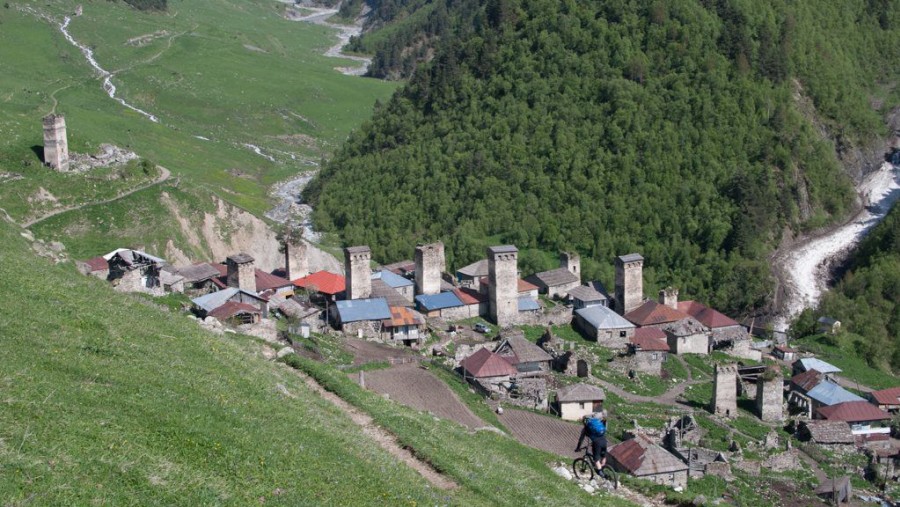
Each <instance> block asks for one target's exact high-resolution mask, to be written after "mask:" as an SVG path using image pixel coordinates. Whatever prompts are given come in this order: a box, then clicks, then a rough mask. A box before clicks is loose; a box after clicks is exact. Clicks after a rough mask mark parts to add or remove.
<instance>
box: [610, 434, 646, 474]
mask: <svg viewBox="0 0 900 507" xmlns="http://www.w3.org/2000/svg"><path fill="white" fill-rule="evenodd" d="M609 454H610V455H611V456H612V457H613V458H615V460H616V461H617V462H618V463H619V464H620V465H622V467H623V468H625V471H627V472H629V473H634V471H635V470H637V469H638V468H640V467H641V463H642V462H643V461H644V448H643V447H641V444H639V443H638V441H637V439H635V438H632V439H631V440H626V441H624V442H622V443H621V444H618V445H614V446H613V447H612V448H611V449H610V450H609Z"/></svg>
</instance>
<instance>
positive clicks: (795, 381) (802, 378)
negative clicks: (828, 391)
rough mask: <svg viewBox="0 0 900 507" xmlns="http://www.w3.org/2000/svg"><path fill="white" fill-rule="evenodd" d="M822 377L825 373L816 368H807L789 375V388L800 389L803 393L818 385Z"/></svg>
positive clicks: (823, 377)
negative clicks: (791, 375)
mask: <svg viewBox="0 0 900 507" xmlns="http://www.w3.org/2000/svg"><path fill="white" fill-rule="evenodd" d="M824 379H825V375H824V374H823V373H821V372H819V371H818V370H807V371H805V372H803V373H798V374H796V375H794V376H793V377H791V388H792V389H794V388H796V389H800V390H801V391H803V392H804V393H805V392H808V391H809V390H810V389H812V388H813V387H816V386H817V385H819V384H820V383H821V382H822V380H824Z"/></svg>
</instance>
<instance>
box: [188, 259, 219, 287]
mask: <svg viewBox="0 0 900 507" xmlns="http://www.w3.org/2000/svg"><path fill="white" fill-rule="evenodd" d="M178 272H179V273H181V276H183V277H184V279H185V281H187V282H190V283H196V282H204V281H206V280H209V279H210V278H216V277H217V276H220V273H219V270H218V269H216V267H215V266H213V265H211V264H210V263H208V262H201V263H199V264H194V265H193V266H185V267H183V268H178Z"/></svg>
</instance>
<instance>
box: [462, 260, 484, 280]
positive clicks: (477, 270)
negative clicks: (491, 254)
mask: <svg viewBox="0 0 900 507" xmlns="http://www.w3.org/2000/svg"><path fill="white" fill-rule="evenodd" d="M456 274H457V275H465V276H468V277H470V278H480V277H482V276H487V275H488V260H487V259H481V260H480V261H475V262H473V263H472V264H469V265H468V266H464V267H461V268H459V269H457V270H456Z"/></svg>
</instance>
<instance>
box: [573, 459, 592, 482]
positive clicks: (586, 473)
mask: <svg viewBox="0 0 900 507" xmlns="http://www.w3.org/2000/svg"><path fill="white" fill-rule="evenodd" d="M572 472H574V473H575V477H577V478H579V479H582V480H585V481H589V480H591V479H593V478H594V465H593V464H592V463H591V462H590V461H588V460H586V459H585V458H575V461H573V462H572Z"/></svg>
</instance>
